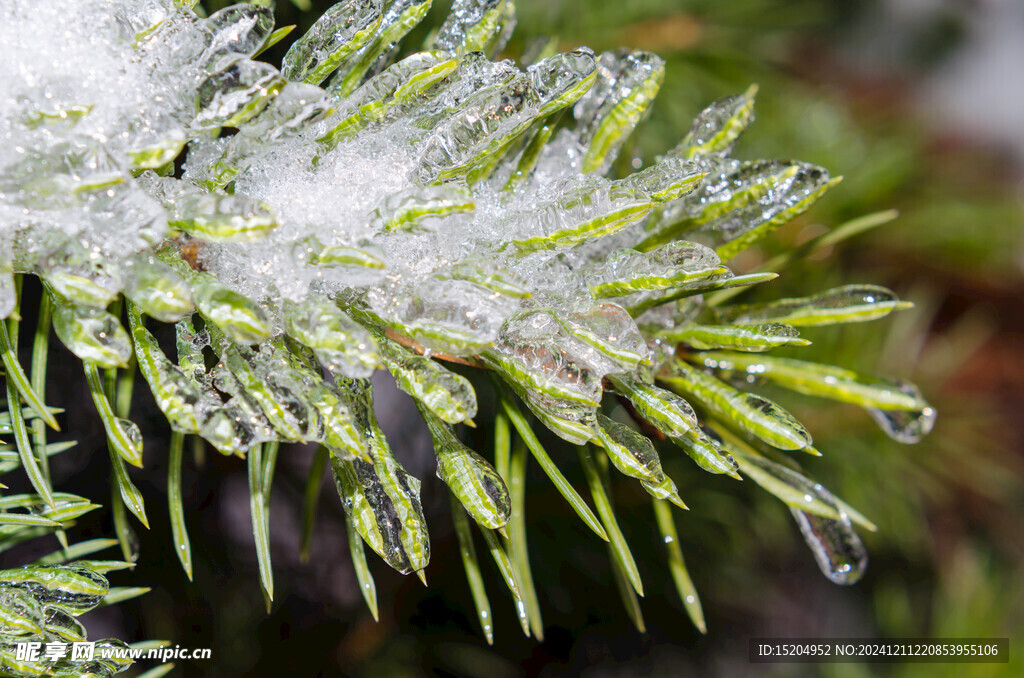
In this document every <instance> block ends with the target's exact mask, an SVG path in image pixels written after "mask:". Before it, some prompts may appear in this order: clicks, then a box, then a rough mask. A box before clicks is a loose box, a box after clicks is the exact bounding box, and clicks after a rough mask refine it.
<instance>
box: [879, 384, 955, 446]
mask: <svg viewBox="0 0 1024 678" xmlns="http://www.w3.org/2000/svg"><path fill="white" fill-rule="evenodd" d="M896 383H897V388H898V390H899V391H900V392H901V393H905V394H907V395H909V396H911V397H913V398H915V399H918V400H923V396H922V394H921V390H920V389H919V388H918V387H917V386H916V385H914V384H912V383H910V382H908V381H897V382H896ZM868 414H870V415H871V418H872V419H874V420H875V422H876V423H877V424H878V426H879V427H880V428H881V429H882V430H883V431H885V433H886V435H888V436H889V437H890V438H892V439H893V440H895V441H897V442H900V443H904V444H906V445H912V444H914V443H918V442H921V439H922V438H924V437H925V436H926V435H928V434H929V433H931V430H932V427H933V426H935V419H936V417H937V416H938V415H937V412H936V411H935V408H934V407H931V406H928V407H924V408H922V409H920V410H881V409H877V408H868Z"/></svg>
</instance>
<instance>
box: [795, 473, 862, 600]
mask: <svg viewBox="0 0 1024 678" xmlns="http://www.w3.org/2000/svg"><path fill="white" fill-rule="evenodd" d="M821 491H822V492H826V493H827V490H821ZM833 503H834V500H833ZM790 511H791V512H792V514H793V518H794V519H795V520H796V523H797V525H799V526H800V532H801V534H803V537H804V541H806V542H807V546H809V547H810V549H811V553H813V554H814V559H815V560H816V561H817V563H818V567H819V568H820V569H821V571H822V573H823V574H824V575H825V576H826V577H828V578H829V579H831V580H832V581H833V582H835V583H836V584H842V585H847V586H848V585H850V584H856V583H857V582H858V581H859V580H860V578H861V576H863V574H864V569H865V568H866V567H867V564H868V554H867V551H866V550H865V549H864V544H863V543H862V542H861V540H860V537H858V536H857V533H856V532H854V531H853V527H852V526H851V525H850V519H849V518H848V517H847V516H846V514H845V513H843V512H840V514H839V519H838V520H835V519H832V518H824V517H822V516H819V515H816V514H814V513H807V512H805V511H801V510H800V509H797V508H791V509H790Z"/></svg>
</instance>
